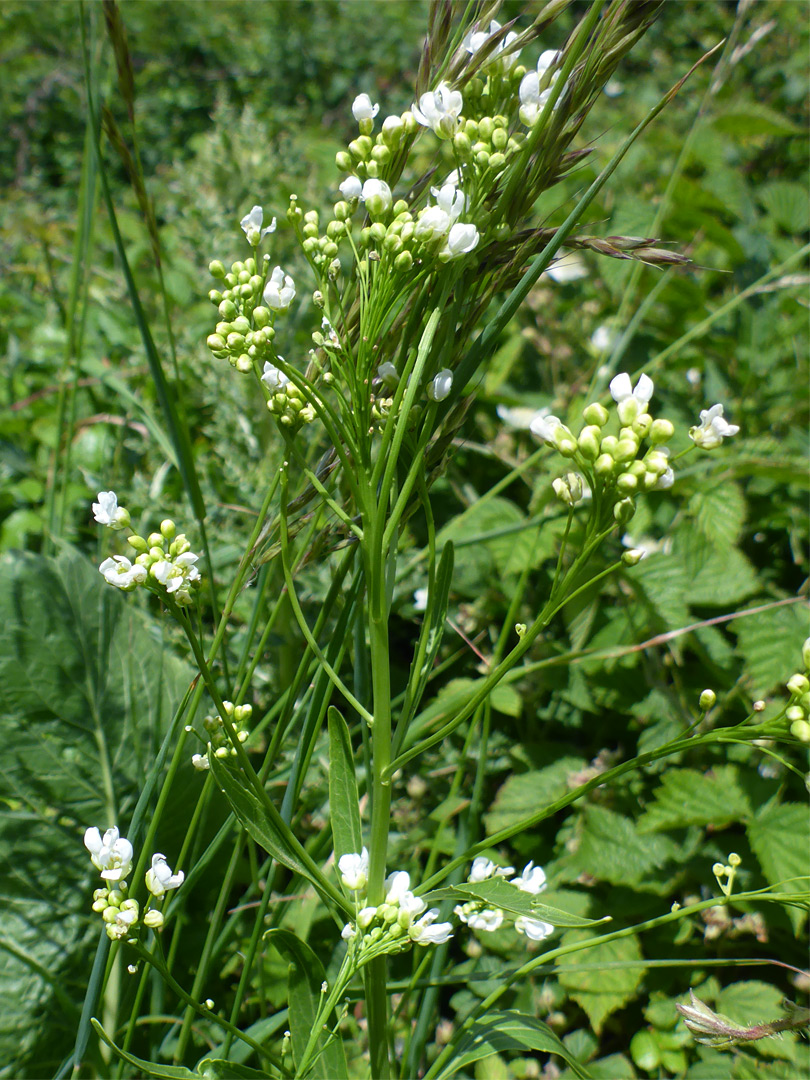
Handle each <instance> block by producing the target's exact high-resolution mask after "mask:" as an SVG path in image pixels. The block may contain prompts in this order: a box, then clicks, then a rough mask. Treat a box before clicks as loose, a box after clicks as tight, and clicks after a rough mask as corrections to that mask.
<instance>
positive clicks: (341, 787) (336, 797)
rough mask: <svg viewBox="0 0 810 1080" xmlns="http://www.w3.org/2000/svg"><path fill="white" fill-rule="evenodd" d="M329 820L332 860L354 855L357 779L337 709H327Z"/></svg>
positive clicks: (358, 835)
mask: <svg viewBox="0 0 810 1080" xmlns="http://www.w3.org/2000/svg"><path fill="white" fill-rule="evenodd" d="M327 721H328V724H329V818H330V821H331V823H332V840H333V843H334V848H335V861H337V860H338V859H339V858H340V857H341V855H348V854H350V853H352V852H356V853H357V854H358V855H359V854H360V851H361V850H362V847H363V832H362V828H361V825H360V802H359V799H358V795H357V777H356V775H355V771H354V757H353V755H352V741H351V736H350V735H349V728H348V725H347V724H346V721H345V720H344V719H343V717H342V716H341V714H340V713H339V712H338V710H337V709H336V708H335V707H334V706H333V705H330V706H329V710H328V712H327Z"/></svg>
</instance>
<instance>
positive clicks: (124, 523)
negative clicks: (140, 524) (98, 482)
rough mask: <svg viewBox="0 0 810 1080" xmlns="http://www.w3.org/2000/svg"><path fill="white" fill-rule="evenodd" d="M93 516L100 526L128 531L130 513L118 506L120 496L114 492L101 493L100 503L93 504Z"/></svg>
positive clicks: (99, 495) (99, 496)
mask: <svg viewBox="0 0 810 1080" xmlns="http://www.w3.org/2000/svg"><path fill="white" fill-rule="evenodd" d="M93 516H94V517H95V519H96V521H97V522H98V523H99V525H106V526H107V527H108V528H110V529H128V528H129V522H130V518H129V511H128V510H125V509H124V507H123V506H119V505H118V496H117V495H116V494H115V492H114V491H100V492H99V493H98V502H95V503H93Z"/></svg>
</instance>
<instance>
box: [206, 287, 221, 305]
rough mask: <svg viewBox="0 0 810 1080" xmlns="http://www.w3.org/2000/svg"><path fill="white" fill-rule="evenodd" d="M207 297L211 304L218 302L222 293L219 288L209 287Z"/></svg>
mask: <svg viewBox="0 0 810 1080" xmlns="http://www.w3.org/2000/svg"><path fill="white" fill-rule="evenodd" d="M208 299H209V300H210V301H211V303H212V304H218V303H219V302H220V301H221V300H222V293H221V292H220V291H219V289H211V290H209V293H208Z"/></svg>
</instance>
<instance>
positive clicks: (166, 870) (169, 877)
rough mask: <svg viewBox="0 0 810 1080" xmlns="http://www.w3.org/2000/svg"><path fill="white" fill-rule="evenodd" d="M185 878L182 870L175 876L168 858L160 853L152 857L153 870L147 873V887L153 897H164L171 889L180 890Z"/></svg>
mask: <svg viewBox="0 0 810 1080" xmlns="http://www.w3.org/2000/svg"><path fill="white" fill-rule="evenodd" d="M185 877H186V875H185V874H184V873H183V871H182V870H178V872H177V873H176V874H173V873H172V871H171V868H170V866H169V864H168V863H167V862H166V856H165V855H161V854H160V853H158V854H156V855H153V856H152V868H151V869H150V870H147V871H146V887H147V889H148V890H149V892H150V893H151V894H152V896H163V894H164V893H166V892H167V891H168V890H169V889H177V888H179V886H180V885H182V884H183V881H184V880H185Z"/></svg>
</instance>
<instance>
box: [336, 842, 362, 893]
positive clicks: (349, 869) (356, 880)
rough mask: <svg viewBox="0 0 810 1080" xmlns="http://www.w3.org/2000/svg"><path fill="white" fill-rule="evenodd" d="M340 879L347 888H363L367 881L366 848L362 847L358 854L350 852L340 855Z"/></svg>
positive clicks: (354, 890)
mask: <svg viewBox="0 0 810 1080" xmlns="http://www.w3.org/2000/svg"><path fill="white" fill-rule="evenodd" d="M338 870H340V876H341V880H342V881H343V884H344V885H345V886H346V888H347V889H351V890H352V892H357V891H359V890H360V889H364V888H365V887H366V884H367V882H368V850H367V848H363V850H362V851H361V852H360V854H359V855H357V854H356V853H354V852H352V853H351V854H349V855H341V856H340V858H339V859H338Z"/></svg>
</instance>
